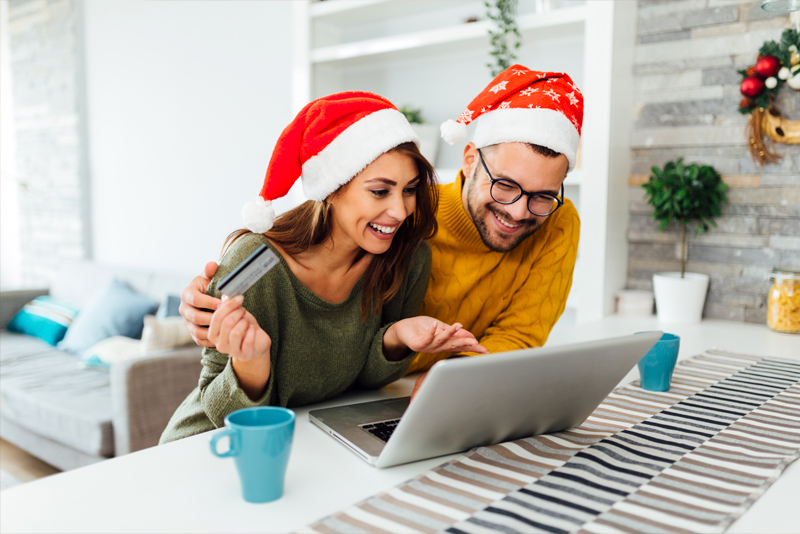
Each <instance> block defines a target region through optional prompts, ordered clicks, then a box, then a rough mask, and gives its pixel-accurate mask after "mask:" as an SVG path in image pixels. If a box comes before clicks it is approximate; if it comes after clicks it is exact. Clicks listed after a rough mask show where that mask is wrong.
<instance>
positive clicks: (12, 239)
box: [0, 0, 22, 289]
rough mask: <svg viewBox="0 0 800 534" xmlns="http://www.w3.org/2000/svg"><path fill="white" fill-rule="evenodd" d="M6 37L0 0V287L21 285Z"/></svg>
mask: <svg viewBox="0 0 800 534" xmlns="http://www.w3.org/2000/svg"><path fill="white" fill-rule="evenodd" d="M9 45H10V43H9V37H8V2H7V1H6V0H2V1H0V141H1V142H0V259H2V265H1V266H0V288H2V289H15V288H18V287H19V286H20V284H21V280H22V273H21V265H22V263H21V251H20V239H19V203H18V202H19V201H18V195H17V188H18V187H19V184H18V183H17V177H16V165H15V153H16V136H15V135H14V132H15V130H14V94H13V91H12V88H11V57H10V56H11V53H10V49H9V48H10V46H9Z"/></svg>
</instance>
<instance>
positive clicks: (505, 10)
mask: <svg viewBox="0 0 800 534" xmlns="http://www.w3.org/2000/svg"><path fill="white" fill-rule="evenodd" d="M484 5H485V6H486V16H487V18H488V19H489V20H491V21H492V22H494V24H495V26H496V27H497V29H495V30H493V29H491V28H490V29H489V35H490V36H491V50H490V51H489V55H491V56H493V57H494V63H487V64H486V66H487V67H489V69H491V71H492V77H495V76H497V75H498V74H500V73H501V72H503V71H504V70H506V69H507V68H508V67H510V66H511V65H513V64H514V63H515V60H516V59H517V55H516V54H515V53H514V51H515V50H517V49H518V48H519V46H520V44H521V43H522V35H521V34H520V33H519V28H517V0H494V1H486V2H484Z"/></svg>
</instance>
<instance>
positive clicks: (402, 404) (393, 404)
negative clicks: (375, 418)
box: [383, 397, 411, 415]
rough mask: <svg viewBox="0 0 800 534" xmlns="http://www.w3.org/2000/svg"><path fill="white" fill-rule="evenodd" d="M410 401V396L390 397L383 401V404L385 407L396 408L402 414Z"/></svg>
mask: <svg viewBox="0 0 800 534" xmlns="http://www.w3.org/2000/svg"><path fill="white" fill-rule="evenodd" d="M410 402H411V397H403V398H402V399H391V400H387V401H384V403H383V405H384V406H386V407H387V408H391V409H393V410H397V411H398V412H399V413H400V414H401V415H402V414H403V413H405V411H406V409H407V408H408V405H409V403H410Z"/></svg>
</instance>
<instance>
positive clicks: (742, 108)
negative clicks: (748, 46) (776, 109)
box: [738, 29, 800, 115]
mask: <svg viewBox="0 0 800 534" xmlns="http://www.w3.org/2000/svg"><path fill="white" fill-rule="evenodd" d="M793 46H794V47H795V48H796V49H800V34H799V33H798V32H797V30H795V29H788V30H785V31H784V32H783V34H782V35H781V42H780V43H776V42H775V41H767V42H765V43H764V44H763V45H761V48H760V49H759V51H758V57H764V56H775V57H776V58H778V61H780V63H781V66H782V67H787V68H790V69H791V60H792V52H791V50H790V48H791V47H793ZM738 72H739V74H741V75H742V81H744V79H745V78H749V77H751V76H755V75H756V74H755V66H752V67H750V68H747V69H742V70H739V71H738ZM792 74H794V73H792ZM775 79H776V80H777V81H778V84H777V85H776V86H775V87H773V88H772V89H770V88H769V87H765V88H764V90H763V91H762V92H761V94H760V95H758V96H757V97H755V98H744V99H743V100H742V101H741V103H740V104H739V113H743V114H747V115H749V114H751V113H753V110H754V109H755V108H756V107H759V108H761V109H764V110H767V109H770V108H771V107H772V101H773V100H775V98H776V97H777V95H778V91H780V90H781V87H782V86H783V84H784V83H785V80H781V79H780V78H778V77H777V76H776V77H775Z"/></svg>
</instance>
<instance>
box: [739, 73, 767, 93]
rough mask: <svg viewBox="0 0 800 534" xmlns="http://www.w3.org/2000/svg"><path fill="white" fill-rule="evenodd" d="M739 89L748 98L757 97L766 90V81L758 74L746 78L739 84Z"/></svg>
mask: <svg viewBox="0 0 800 534" xmlns="http://www.w3.org/2000/svg"><path fill="white" fill-rule="evenodd" d="M739 91H741V92H742V94H743V95H744V96H746V97H747V98H755V97H757V96H758V95H760V94H761V93H762V91H764V82H763V80H761V78H757V77H756V76H751V77H749V78H745V79H744V80H742V84H741V85H740V86H739Z"/></svg>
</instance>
